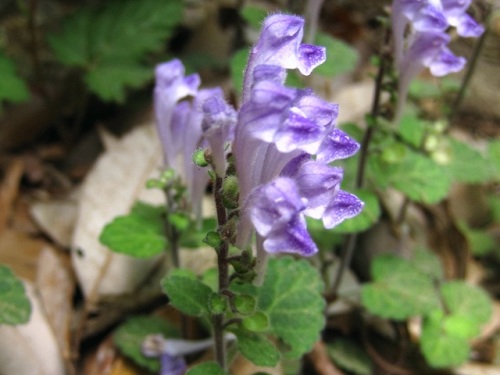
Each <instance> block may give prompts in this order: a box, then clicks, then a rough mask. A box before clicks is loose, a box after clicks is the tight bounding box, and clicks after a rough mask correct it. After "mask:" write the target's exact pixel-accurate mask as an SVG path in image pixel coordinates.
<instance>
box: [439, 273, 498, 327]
mask: <svg viewBox="0 0 500 375" xmlns="http://www.w3.org/2000/svg"><path fill="white" fill-rule="evenodd" d="M441 294H442V296H443V301H444V303H445V304H446V306H447V308H448V309H449V311H450V312H451V313H452V314H455V315H460V316H463V317H468V318H469V319H470V320H472V321H475V322H477V323H478V324H483V323H486V322H487V321H488V320H489V319H490V316H491V313H492V306H491V301H490V298H489V297H488V295H487V294H486V292H485V291H484V290H483V289H480V288H478V287H476V286H474V285H470V284H466V283H465V282H463V281H459V280H456V281H448V282H446V283H444V284H443V285H441Z"/></svg>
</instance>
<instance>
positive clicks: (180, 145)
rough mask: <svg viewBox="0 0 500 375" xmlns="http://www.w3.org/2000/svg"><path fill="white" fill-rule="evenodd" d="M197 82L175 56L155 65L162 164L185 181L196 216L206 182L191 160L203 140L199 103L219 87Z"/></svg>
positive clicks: (155, 96) (203, 172) (204, 172)
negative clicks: (199, 88) (185, 72)
mask: <svg viewBox="0 0 500 375" xmlns="http://www.w3.org/2000/svg"><path fill="white" fill-rule="evenodd" d="M199 84H200V78H199V76H198V75H197V74H192V75H190V76H187V77H185V76H184V66H183V65H182V63H181V62H180V61H179V60H177V59H174V60H172V61H169V62H167V63H163V64H160V65H158V66H157V68H156V85H155V89H154V110H155V116H156V128H157V131H158V134H159V136H160V141H161V144H162V148H163V156H164V163H165V167H166V168H170V169H172V170H174V171H175V172H176V175H177V176H179V177H180V179H181V180H182V181H183V182H184V184H185V185H186V187H187V195H188V201H189V202H190V203H191V206H192V207H191V208H192V210H193V212H194V213H195V214H196V216H197V217H200V216H201V200H202V198H203V193H204V191H205V186H206V184H207V182H208V176H207V173H206V171H204V170H203V169H202V168H200V167H198V166H196V165H195V164H194V163H193V161H192V154H193V152H194V151H195V150H196V149H197V148H198V147H200V145H201V143H202V141H203V131H202V128H201V123H202V120H203V112H202V110H201V105H202V103H203V102H204V101H205V100H206V99H207V98H209V97H211V96H212V95H214V94H215V93H219V92H220V91H221V90H220V89H212V90H207V89H203V90H198V86H199ZM189 98H191V99H192V100H191V101H189V100H187V99H189Z"/></svg>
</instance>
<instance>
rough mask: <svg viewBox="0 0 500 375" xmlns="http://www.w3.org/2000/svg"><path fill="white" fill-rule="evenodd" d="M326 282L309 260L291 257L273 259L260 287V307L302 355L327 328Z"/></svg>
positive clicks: (291, 353) (272, 327) (274, 328)
mask: <svg viewBox="0 0 500 375" xmlns="http://www.w3.org/2000/svg"><path fill="white" fill-rule="evenodd" d="M322 290H323V281H322V279H321V277H320V276H319V274H318V272H317V270H316V269H315V268H314V267H312V266H311V265H310V264H309V263H308V262H307V261H305V260H303V259H301V260H295V259H293V258H290V257H281V258H277V259H270V260H269V265H268V269H267V273H266V278H265V280H264V283H263V285H262V287H261V289H260V290H259V296H258V308H259V310H261V311H263V312H264V313H266V314H267V315H268V316H269V323H270V331H271V333H273V334H275V335H276V336H278V337H280V338H281V339H282V340H283V341H284V342H285V343H286V344H287V345H288V346H290V351H289V352H287V353H286V355H287V356H288V357H293V358H296V357H299V356H301V355H302V354H303V353H306V352H307V351H309V350H310V349H311V348H312V346H313V345H314V343H315V342H316V341H317V340H318V338H319V335H320V332H321V330H322V329H323V327H324V323H325V318H324V315H323V310H324V307H325V301H324V298H323V296H322V294H321V292H322Z"/></svg>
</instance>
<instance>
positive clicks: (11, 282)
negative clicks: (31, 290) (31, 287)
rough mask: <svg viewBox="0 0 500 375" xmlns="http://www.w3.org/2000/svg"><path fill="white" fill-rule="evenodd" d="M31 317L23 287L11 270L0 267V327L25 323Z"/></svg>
mask: <svg viewBox="0 0 500 375" xmlns="http://www.w3.org/2000/svg"><path fill="white" fill-rule="evenodd" d="M30 316H31V303H30V300H29V298H28V296H27V295H26V291H25V290H24V285H23V283H22V282H21V280H19V279H18V278H17V277H16V275H14V273H13V272H12V270H11V269H10V268H9V267H7V266H4V265H0V325H1V324H8V325H16V324H24V323H27V322H28V321H29V319H30Z"/></svg>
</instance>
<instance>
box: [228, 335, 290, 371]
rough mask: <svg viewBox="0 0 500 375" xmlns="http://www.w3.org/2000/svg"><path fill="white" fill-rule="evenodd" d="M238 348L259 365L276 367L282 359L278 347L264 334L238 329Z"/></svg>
mask: <svg viewBox="0 0 500 375" xmlns="http://www.w3.org/2000/svg"><path fill="white" fill-rule="evenodd" d="M235 334H236V336H237V337H238V348H239V350H240V352H241V354H242V355H243V356H244V357H245V358H246V359H248V360H249V361H250V362H252V363H253V364H255V365H257V366H264V367H274V366H276V365H277V364H278V362H279V360H280V353H279V351H278V350H277V349H276V347H275V346H274V345H273V344H272V343H271V342H270V341H269V340H268V339H267V338H265V337H264V336H263V335H259V334H257V333H251V332H246V331H243V330H238V331H236V332H235Z"/></svg>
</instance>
